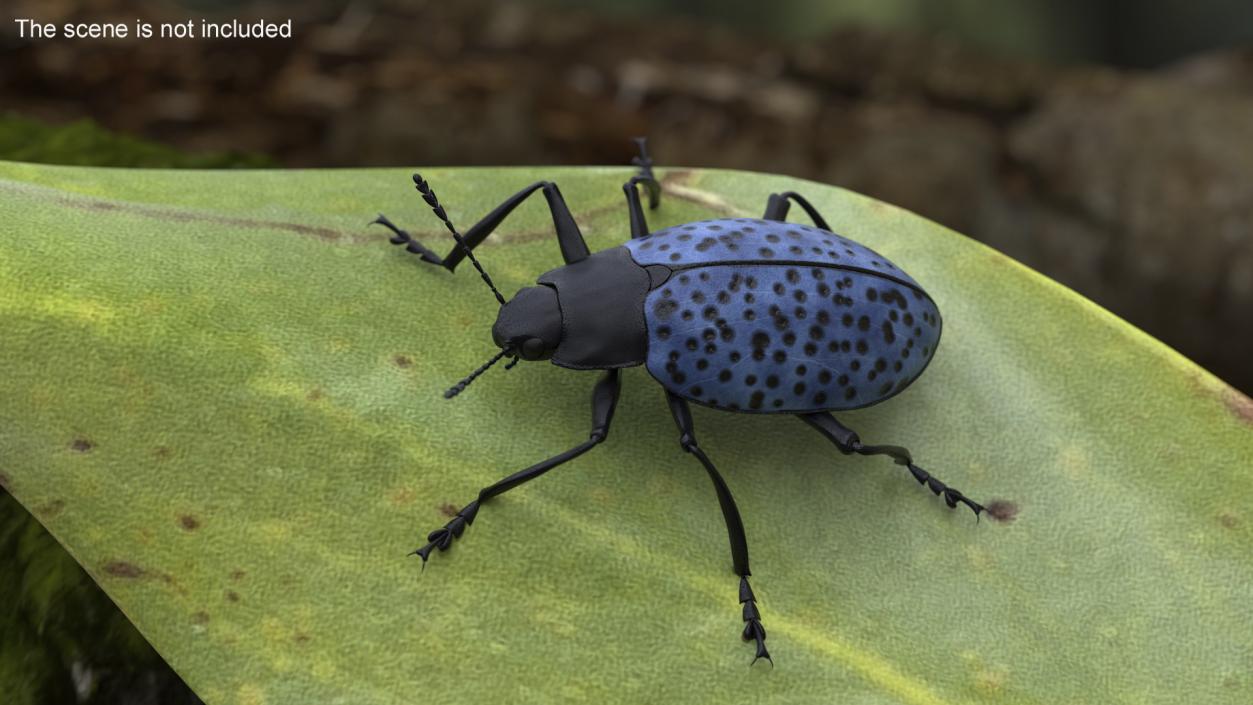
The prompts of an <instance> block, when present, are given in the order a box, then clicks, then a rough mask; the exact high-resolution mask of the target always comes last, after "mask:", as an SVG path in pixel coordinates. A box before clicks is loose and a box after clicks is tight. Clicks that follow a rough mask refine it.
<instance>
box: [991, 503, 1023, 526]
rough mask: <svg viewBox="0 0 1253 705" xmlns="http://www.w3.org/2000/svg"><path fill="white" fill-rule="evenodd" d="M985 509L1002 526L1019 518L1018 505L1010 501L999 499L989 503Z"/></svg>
mask: <svg viewBox="0 0 1253 705" xmlns="http://www.w3.org/2000/svg"><path fill="white" fill-rule="evenodd" d="M984 508H985V509H986V510H987V512H988V516H990V517H992V518H993V519H995V520H996V521H999V522H1001V523H1002V524H1008V523H1010V522H1012V521H1013V520H1014V519H1016V518H1018V505H1017V504H1015V503H1013V502H1010V501H1008V500H1004V499H998V500H996V501H994V502H990V503H988V505H987V506H986V507H984Z"/></svg>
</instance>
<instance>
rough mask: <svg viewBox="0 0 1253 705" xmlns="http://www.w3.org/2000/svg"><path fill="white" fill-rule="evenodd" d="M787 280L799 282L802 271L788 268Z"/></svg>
mask: <svg viewBox="0 0 1253 705" xmlns="http://www.w3.org/2000/svg"><path fill="white" fill-rule="evenodd" d="M787 280H788V281H789V282H791V283H793V284H795V283H796V282H799V281H800V280H801V275H800V272H798V271H796V270H795V269H789V270H787Z"/></svg>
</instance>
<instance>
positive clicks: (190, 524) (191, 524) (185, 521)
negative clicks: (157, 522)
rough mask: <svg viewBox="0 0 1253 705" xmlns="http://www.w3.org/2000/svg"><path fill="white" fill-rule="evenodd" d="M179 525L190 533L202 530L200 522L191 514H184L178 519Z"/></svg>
mask: <svg viewBox="0 0 1253 705" xmlns="http://www.w3.org/2000/svg"><path fill="white" fill-rule="evenodd" d="M178 523H179V524H182V525H183V528H184V529H187V530H188V531H195V530H196V529H199V528H200V520H199V519H197V518H196V517H194V516H192V515H190V514H184V515H182V516H181V517H179V518H178Z"/></svg>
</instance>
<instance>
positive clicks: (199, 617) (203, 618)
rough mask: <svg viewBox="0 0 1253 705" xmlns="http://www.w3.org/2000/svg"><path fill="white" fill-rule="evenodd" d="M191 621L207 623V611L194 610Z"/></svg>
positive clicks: (193, 622)
mask: <svg viewBox="0 0 1253 705" xmlns="http://www.w3.org/2000/svg"><path fill="white" fill-rule="evenodd" d="M191 623H192V624H208V623H209V613H208V612H204V611H200V612H196V613H194V614H192V616H191Z"/></svg>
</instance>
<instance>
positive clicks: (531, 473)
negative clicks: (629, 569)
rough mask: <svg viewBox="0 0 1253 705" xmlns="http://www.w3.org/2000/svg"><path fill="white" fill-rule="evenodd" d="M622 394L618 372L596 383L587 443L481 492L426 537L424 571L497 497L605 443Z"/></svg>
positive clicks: (609, 372)
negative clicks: (432, 557) (484, 505)
mask: <svg viewBox="0 0 1253 705" xmlns="http://www.w3.org/2000/svg"><path fill="white" fill-rule="evenodd" d="M621 391H622V382H621V381H620V380H619V379H618V370H609V371H608V372H606V373H605V376H604V377H602V378H601V379H600V381H599V382H597V383H596V388H595V389H594V390H593V391H592V433H591V435H590V436H588V439H587V440H586V441H583V442H582V443H580V444H578V445H577V446H574V447H573V448H571V449H570V450H567V451H566V452H564V453H560V454H558V455H554V456H553V457H551V458H549V459H547V460H545V461H543V462H540V463H536V464H535V465H532V466H531V467H529V468H527V469H525V470H519V471H518V472H515V473H514V474H512V475H510V476H508V477H506V478H504V479H502V480H500V481H499V482H497V483H495V484H493V485H489V486H487V487H484V488H483V489H482V490H480V491H479V496H478V497H477V498H476V499H475V500H474V501H473V502H470V503H469V504H467V505H466V506H465V507H463V508H462V509H461V511H459V512H457V515H456V516H455V517H453V518H452V519H451V520H450V521H449V522H448V523H447V524H445V525H444V526H443V527H441V528H439V529H436V530H435V531H432V532H431V533H430V534H428V535H427V537H426V540H427V544H426V545H425V546H423V547H422V548H419V549H417V550H415V551H414V552H413V553H414V554H416V555H419V556H421V557H422V566H423V568H425V567H426V561H427V558H429V557H430V555H431V551H434V550H435V549H437V548H438V549H439V550H440V551H447V550H448V549H449V548H450V547H451V546H452V542H453V540H454V539H458V538H460V537H461V534H462V533H464V532H465V530H466V527H467V526H469V525H470V524H473V523H474V517H475V515H477V514H478V511H479V505H480V504H482V503H483V502H486V501H487V500H489V499H491V498H492V497H495V496H496V495H499V494H503V493H505V492H508V491H509V490H511V489H513V488H515V487H517V486H518V485H521V484H522V483H524V482H528V481H530V480H534V479H535V478H537V477H539V476H540V475H543V474H544V473H546V472H548V471H549V470H552V469H553V468H555V467H557V466H558V465H561V464H562V463H564V462H566V461H569V460H574V459H575V458H577V457H579V456H580V455H583V454H584V453H586V452H587V451H589V450H591V449H592V448H594V447H596V446H597V445H599V444H600V443H601V442H603V441H604V440H605V437H606V436H608V435H609V423H610V422H611V421H612V420H613V412H614V408H616V407H617V405H618V397H619V395H620V393H621Z"/></svg>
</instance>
